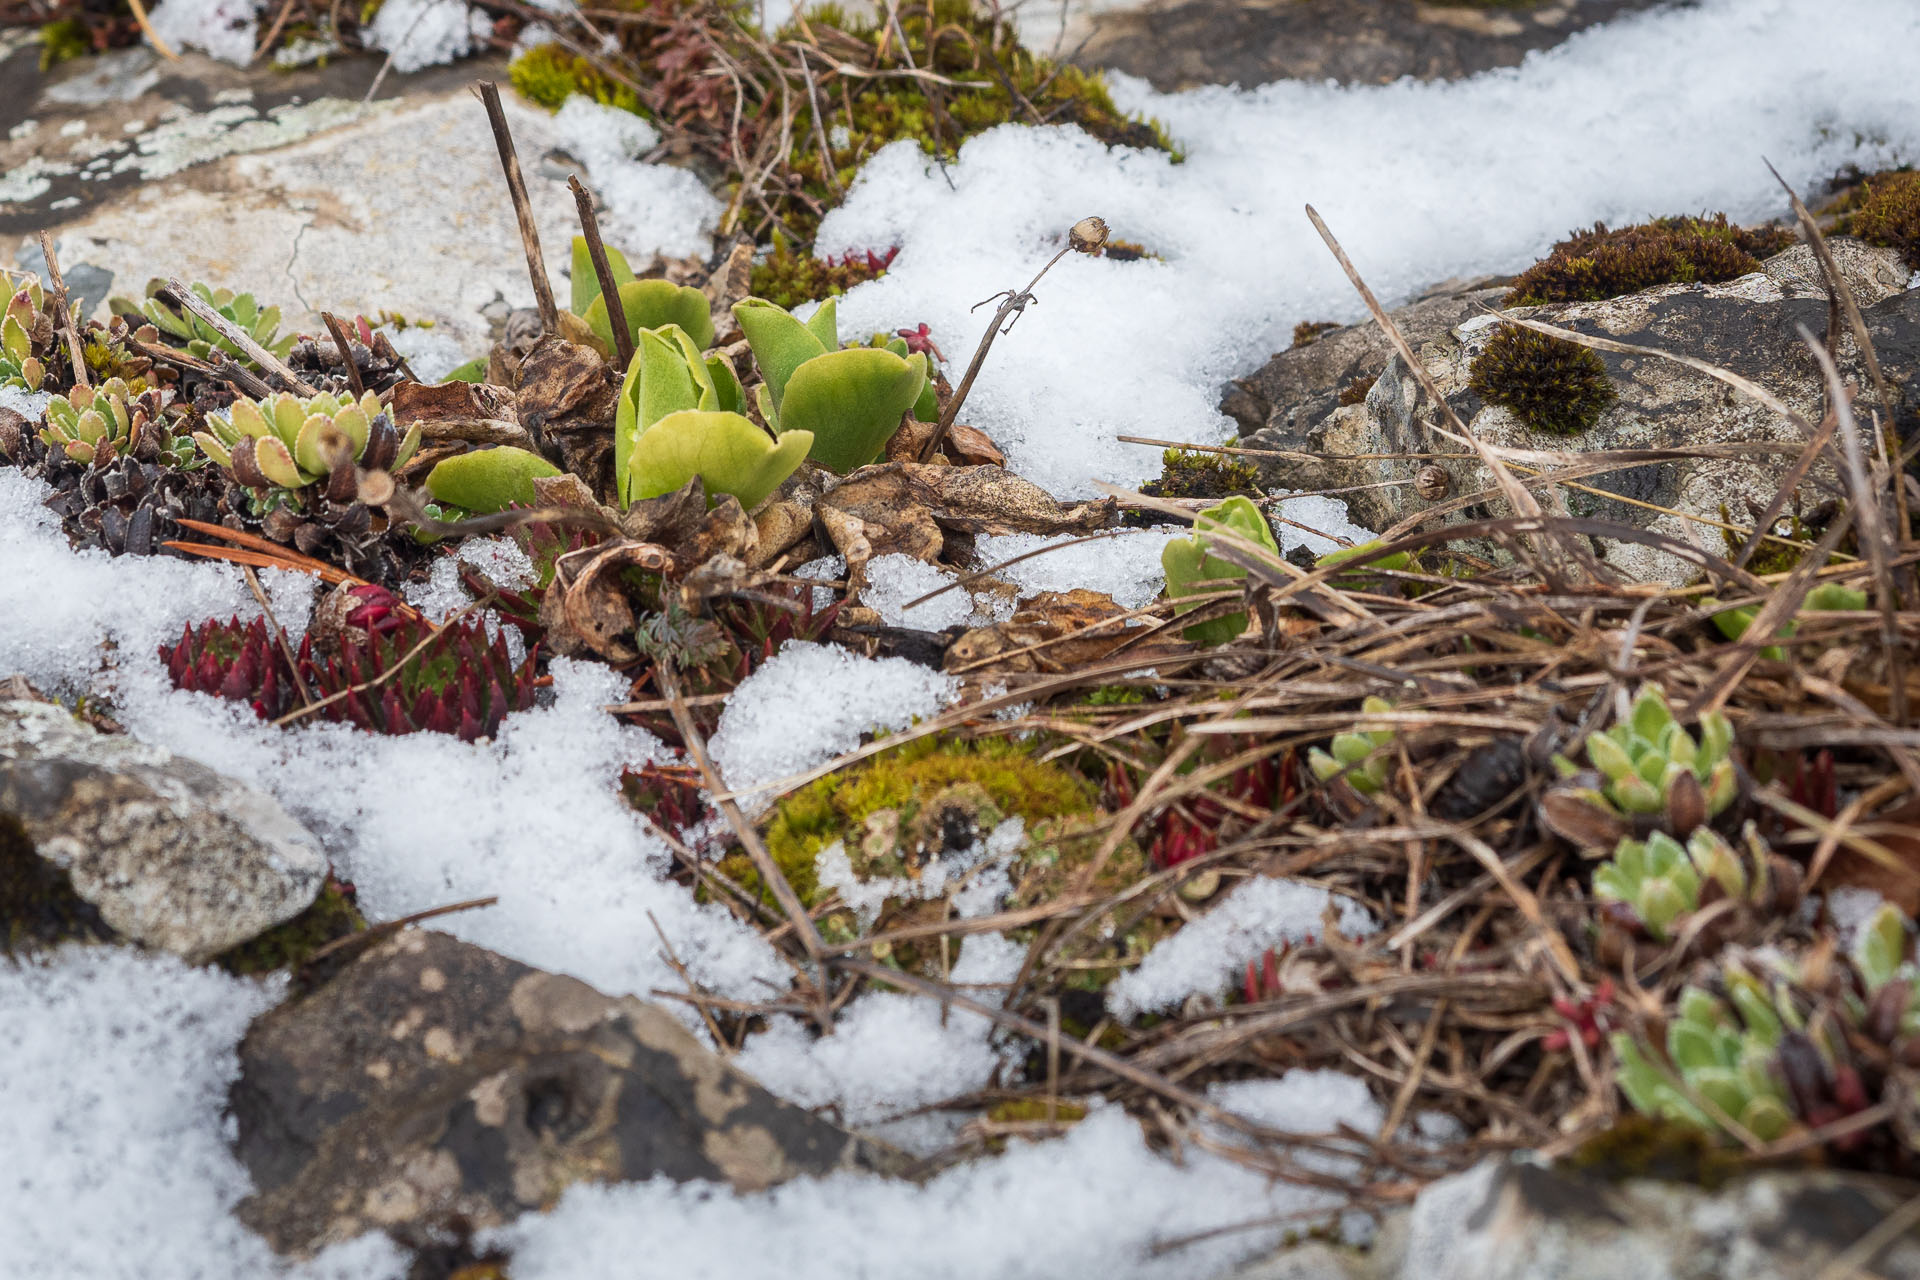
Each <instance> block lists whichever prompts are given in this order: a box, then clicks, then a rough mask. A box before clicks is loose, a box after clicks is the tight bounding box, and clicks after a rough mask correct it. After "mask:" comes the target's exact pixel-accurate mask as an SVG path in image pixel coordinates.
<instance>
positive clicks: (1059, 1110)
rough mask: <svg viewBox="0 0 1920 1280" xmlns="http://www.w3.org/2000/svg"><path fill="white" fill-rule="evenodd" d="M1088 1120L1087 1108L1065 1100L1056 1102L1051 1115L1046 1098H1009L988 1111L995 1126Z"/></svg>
mask: <svg viewBox="0 0 1920 1280" xmlns="http://www.w3.org/2000/svg"><path fill="white" fill-rule="evenodd" d="M1086 1118H1087V1109H1086V1108H1085V1107H1083V1106H1081V1105H1080V1104H1079V1103H1077V1102H1068V1101H1067V1100H1066V1099H1065V1098H1060V1099H1056V1100H1055V1102H1054V1104H1053V1107H1052V1111H1051V1113H1049V1111H1048V1107H1047V1100H1046V1099H1045V1098H1009V1099H1007V1100H1006V1101H1005V1102H996V1103H994V1104H993V1105H992V1106H991V1107H989V1108H988V1109H987V1119H989V1120H991V1121H993V1122H994V1123H995V1124H1045V1123H1046V1122H1047V1121H1049V1120H1052V1121H1055V1122H1057V1123H1060V1124H1072V1123H1073V1122H1074V1121H1076V1120H1085V1119H1086Z"/></svg>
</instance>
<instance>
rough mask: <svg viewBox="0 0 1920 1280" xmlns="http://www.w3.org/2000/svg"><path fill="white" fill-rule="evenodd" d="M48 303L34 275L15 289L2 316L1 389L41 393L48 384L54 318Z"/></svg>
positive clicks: (0, 328) (0, 316)
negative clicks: (48, 308) (46, 382)
mask: <svg viewBox="0 0 1920 1280" xmlns="http://www.w3.org/2000/svg"><path fill="white" fill-rule="evenodd" d="M0 279H4V277H0ZM46 302H47V299H46V294H45V293H44V292H42V290H41V288H40V282H39V281H38V280H36V279H34V278H33V277H32V276H28V277H27V278H26V279H25V280H24V281H23V282H21V284H20V285H19V287H17V288H15V289H13V290H11V292H10V296H9V297H8V298H7V308H6V311H5V313H4V314H0V387H20V388H23V389H25V390H27V391H38V390H39V389H40V384H41V383H42V382H44V381H46V376H47V365H46V360H45V355H46V353H47V352H48V350H49V349H50V348H51V347H52V345H53V318H52V316H50V315H49V314H48V313H47V310H46Z"/></svg>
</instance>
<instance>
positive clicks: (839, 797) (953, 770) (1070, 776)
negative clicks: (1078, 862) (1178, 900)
mask: <svg viewBox="0 0 1920 1280" xmlns="http://www.w3.org/2000/svg"><path fill="white" fill-rule="evenodd" d="M962 786H965V787H967V788H968V790H971V789H972V788H978V790H979V792H982V793H984V794H985V796H986V798H987V800H989V801H991V803H992V804H993V806H994V807H995V808H996V809H998V810H999V811H1000V812H1001V813H1003V814H1005V815H1007V816H1009V817H1015V818H1023V819H1025V820H1026V823H1027V825H1028V828H1029V829H1031V828H1032V827H1033V826H1034V824H1035V823H1038V822H1041V821H1043V820H1045V819H1049V818H1057V817H1060V816H1062V815H1067V814H1079V813H1086V812H1088V811H1089V810H1090V809H1092V807H1093V791H1092V788H1091V787H1090V786H1089V785H1088V784H1087V782H1086V781H1085V780H1084V779H1082V778H1081V777H1080V776H1079V775H1078V774H1075V773H1073V772H1072V771H1070V770H1068V769H1065V768H1062V767H1061V766H1060V765H1057V764H1049V763H1045V762H1043V761H1039V760H1036V759H1034V758H1033V757H1032V755H1030V754H1029V753H1028V752H1027V751H1025V750H1024V749H1022V748H1021V747H1019V746H1018V745H1017V744H1014V743H1009V742H1005V741H1002V740H1000V739H998V738H989V739H985V740H982V741H979V742H954V741H941V740H939V739H934V738H922V739H918V740H916V741H914V742H909V743H907V744H905V745H903V746H901V747H899V748H898V749H896V750H894V751H888V752H885V753H883V754H881V755H879V756H876V757H875V758H874V759H873V760H872V761H871V762H870V763H868V764H866V765H864V766H861V767H859V768H856V769H850V770H847V771H846V772H844V773H838V774H835V775H833V776H832V777H828V778H821V779H820V780H819V781H817V782H814V783H811V784H810V785H808V786H806V787H803V788H801V789H800V790H799V791H797V792H795V793H794V794H793V795H791V796H788V797H787V798H786V799H785V800H783V801H781V802H780V804H779V806H778V807H777V808H776V809H775V810H774V815H773V819H772V821H771V822H770V823H769V824H768V827H767V850H768V852H770V853H771V854H772V855H773V860H774V862H775V863H777V864H778V865H779V867H780V870H781V872H782V873H783V874H784V875H785V876H786V877H787V883H789V884H791V885H792V886H793V890H794V892H795V893H797V894H799V895H800V900H801V901H802V902H804V903H806V904H807V905H809V906H812V905H813V904H814V903H815V902H816V901H818V900H819V898H820V897H821V892H820V881H819V878H818V876H817V875H816V874H815V870H814V860H815V859H816V858H817V857H818V855H819V853H820V851H821V850H822V849H824V848H826V847H827V846H828V845H830V844H832V843H833V842H834V841H835V840H842V841H845V842H846V844H847V847H848V848H850V849H852V848H857V847H859V846H860V845H861V843H862V837H863V835H864V834H865V833H866V831H867V828H868V823H867V819H868V818H870V817H873V816H874V815H876V814H879V813H880V812H881V811H882V810H890V811H892V813H893V814H894V815H895V824H896V827H897V829H898V830H899V831H901V832H908V833H910V832H914V831H916V830H918V829H919V827H920V825H922V824H920V823H919V821H918V819H919V817H920V811H921V809H922V808H926V807H929V806H931V805H933V803H934V802H935V801H937V800H939V799H940V798H941V796H942V795H943V794H945V795H948V796H951V795H952V794H953V793H954V789H955V788H958V787H962ZM983 834H984V833H983ZM720 869H721V871H722V872H723V873H724V874H726V875H728V876H730V877H732V879H733V880H734V882H735V883H737V884H739V885H742V886H743V887H745V888H746V889H748V890H749V891H750V892H756V893H757V892H760V891H761V884H760V877H759V875H758V873H756V872H755V871H754V869H753V864H752V862H751V861H750V860H749V859H748V858H747V856H746V855H745V854H743V853H736V854H734V855H732V856H731V857H729V858H727V859H725V860H724V861H722V862H721V864H720Z"/></svg>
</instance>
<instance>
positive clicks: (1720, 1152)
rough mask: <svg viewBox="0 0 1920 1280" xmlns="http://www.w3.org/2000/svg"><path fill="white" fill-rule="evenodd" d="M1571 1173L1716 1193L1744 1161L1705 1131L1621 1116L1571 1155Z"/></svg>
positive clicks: (1650, 1117)
mask: <svg viewBox="0 0 1920 1280" xmlns="http://www.w3.org/2000/svg"><path fill="white" fill-rule="evenodd" d="M1565 1163H1566V1164H1567V1165H1569V1166H1570V1167H1572V1168H1575V1169H1579V1170H1582V1171H1584V1172H1587V1173H1591V1174H1596V1175H1598V1176H1600V1177H1602V1178H1607V1179H1611V1180H1615V1181H1619V1180H1624V1179H1627V1178H1661V1179H1665V1180H1667V1181H1670V1182H1685V1183H1691V1184H1693V1185H1695V1186H1700V1187H1705V1188H1707V1189H1708V1190H1711V1189H1713V1188H1714V1187H1717V1186H1719V1185H1721V1184H1722V1183H1724V1182H1725V1181H1726V1180H1727V1179H1728V1178H1730V1177H1732V1176H1733V1175H1734V1174H1736V1173H1738V1172H1740V1168H1741V1162H1740V1158H1739V1157H1738V1156H1737V1155H1735V1154H1734V1153H1732V1152H1730V1151H1727V1150H1724V1149H1723V1148H1721V1146H1720V1144H1719V1143H1717V1142H1715V1141H1714V1139H1713V1136H1712V1135H1711V1134H1709V1133H1708V1132H1707V1131H1706V1130H1704V1129H1700V1128H1697V1127H1695V1126H1693V1125H1688V1124H1675V1123H1674V1122H1673V1121H1671V1120H1661V1119H1658V1118H1656V1117H1654V1116H1648V1115H1641V1114H1639V1113H1634V1114H1630V1115H1623V1116H1621V1117H1620V1118H1619V1119H1618V1120H1616V1121H1615V1122H1614V1124H1613V1127H1612V1128H1610V1129H1608V1130H1607V1131H1606V1132H1604V1133H1601V1134H1599V1135H1597V1136H1595V1137H1592V1138H1589V1139H1588V1140H1587V1141H1586V1142H1584V1143H1582V1144H1581V1145H1580V1146H1579V1147H1576V1148H1575V1149H1574V1151H1573V1153H1572V1154H1570V1155H1569V1156H1567V1158H1566V1161H1565Z"/></svg>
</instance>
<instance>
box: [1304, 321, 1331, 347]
mask: <svg viewBox="0 0 1920 1280" xmlns="http://www.w3.org/2000/svg"><path fill="white" fill-rule="evenodd" d="M1338 328H1340V326H1339V325H1338V324H1336V323H1335V322H1334V321H1332V320H1302V321H1301V322H1300V323H1299V324H1297V325H1295V326H1293V345H1294V347H1310V346H1312V345H1313V344H1314V343H1316V342H1318V341H1320V335H1321V334H1323V333H1332V332H1333V331H1334V330H1335V329H1338Z"/></svg>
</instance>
